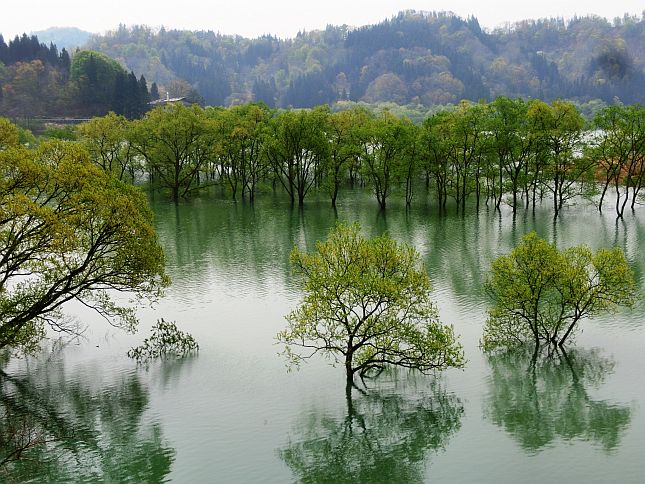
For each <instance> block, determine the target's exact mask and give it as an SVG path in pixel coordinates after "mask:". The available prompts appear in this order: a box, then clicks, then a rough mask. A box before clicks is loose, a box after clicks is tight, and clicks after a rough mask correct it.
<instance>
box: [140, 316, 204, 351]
mask: <svg viewBox="0 0 645 484" xmlns="http://www.w3.org/2000/svg"><path fill="white" fill-rule="evenodd" d="M197 351H199V345H198V344H197V341H195V339H194V338H193V337H192V336H191V335H190V334H188V333H185V332H184V331H180V330H179V329H178V328H177V324H176V323H175V322H173V321H165V320H164V319H163V318H161V319H160V320H158V321H157V324H155V325H154V326H153V327H152V336H150V338H146V339H145V340H143V344H142V345H140V346H136V347H134V348H131V349H130V350H128V356H129V357H130V358H134V359H135V360H137V362H142V361H147V360H152V359H155V358H161V357H167V356H174V357H176V358H180V357H183V356H186V355H189V354H191V353H193V352H197Z"/></svg>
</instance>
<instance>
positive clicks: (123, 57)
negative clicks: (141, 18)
mask: <svg viewBox="0 0 645 484" xmlns="http://www.w3.org/2000/svg"><path fill="white" fill-rule="evenodd" d="M88 47H89V48H91V49H94V50H97V51H100V52H103V53H105V54H106V55H108V56H110V57H112V58H114V59H116V60H118V61H119V62H121V63H122V64H123V65H125V66H127V68H128V69H130V70H132V71H134V72H137V73H139V74H143V75H144V76H145V77H146V79H149V80H154V81H156V82H157V83H158V84H159V85H160V86H164V87H165V86H168V85H170V83H171V82H172V81H178V80H185V81H187V82H188V83H189V84H190V86H191V87H192V88H194V89H196V90H197V91H198V92H199V93H200V94H201V95H202V96H203V97H204V99H205V102H206V104H210V105H233V104H239V103H241V102H248V101H253V100H255V101H264V102H265V103H266V104H268V105H269V106H277V107H289V106H291V107H312V106H315V105H319V104H323V103H333V102H336V101H342V100H351V101H364V102H368V103H381V102H395V103H398V104H412V105H425V106H431V105H440V104H455V103H458V102H459V101H460V100H462V99H468V100H473V101H476V100H479V99H487V100H492V99H495V98H496V97H497V96H500V95H504V96H509V97H522V98H539V99H544V100H547V101H551V100H554V99H557V98H564V99H569V100H575V101H577V102H587V101H589V100H592V99H600V100H602V101H604V102H607V103H611V102H614V101H615V99H616V98H619V99H620V100H621V101H622V102H625V103H634V102H643V101H645V94H644V92H643V90H642V86H643V85H644V83H645V75H644V71H643V68H644V66H645V18H638V17H632V16H628V15H625V16H624V17H622V18H616V19H614V20H613V21H612V22H610V21H608V20H606V19H604V18H600V17H595V16H588V17H580V18H573V19H571V20H568V21H565V20H563V19H543V20H527V21H523V22H519V23H516V24H513V25H508V26H507V27H505V28H500V29H496V30H493V31H490V32H489V31H485V30H483V29H482V28H481V27H480V25H479V22H478V21H477V19H476V18H474V17H470V18H468V19H463V18H460V17H458V16H455V15H453V14H450V13H424V12H413V11H408V12H402V13H400V14H399V15H397V16H395V17H393V18H391V19H389V20H385V21H383V22H381V23H379V24H377V25H369V26H365V27H361V28H358V29H352V28H349V27H348V26H328V27H327V28H326V29H325V30H322V31H312V32H301V33H299V34H298V35H297V36H296V37H295V38H293V39H279V38H276V37H273V36H262V37H259V38H255V39H248V38H243V37H240V36H229V35H220V34H217V33H214V32H211V31H208V32H204V31H199V32H191V31H180V30H167V29H165V28H161V29H160V30H153V29H151V28H148V27H145V26H135V27H131V28H126V27H125V26H120V27H119V28H118V29H117V30H115V31H113V32H110V33H108V34H106V35H104V36H94V37H93V38H92V39H91V40H90V42H89V44H88ZM169 91H170V92H171V94H173V90H172V89H169ZM162 92H163V91H162Z"/></svg>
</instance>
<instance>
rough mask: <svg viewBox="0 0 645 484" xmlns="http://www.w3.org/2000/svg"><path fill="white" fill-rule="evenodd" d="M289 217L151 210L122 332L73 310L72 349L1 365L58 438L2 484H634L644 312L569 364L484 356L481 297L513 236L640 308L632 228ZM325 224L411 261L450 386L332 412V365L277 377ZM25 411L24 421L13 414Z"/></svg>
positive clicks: (537, 221)
mask: <svg viewBox="0 0 645 484" xmlns="http://www.w3.org/2000/svg"><path fill="white" fill-rule="evenodd" d="M343 195H344V196H343V197H342V198H341V199H340V202H339V207H338V210H337V212H334V211H333V210H332V209H330V208H329V206H328V202H327V201H326V200H320V201H316V200H312V201H310V202H308V203H307V206H306V207H305V209H304V210H302V211H300V210H298V209H292V208H291V207H290V206H289V204H288V202H287V201H285V200H284V199H282V198H271V197H270V196H265V197H263V199H260V200H259V201H258V203H257V204H256V206H255V207H251V206H249V205H246V204H243V203H239V202H238V203H233V202H230V201H226V200H205V199H203V200H194V201H192V202H190V203H185V204H181V205H179V206H174V205H172V204H169V203H166V202H163V201H153V208H154V210H155V213H156V225H157V230H158V233H159V236H160V238H161V242H162V244H163V246H164V248H165V250H166V254H167V259H168V272H169V274H170V275H171V277H172V279H173V285H172V287H171V288H170V289H169V290H168V293H167V296H166V297H165V298H164V299H163V300H162V301H161V303H160V304H158V305H157V306H156V307H155V308H154V309H145V310H143V311H142V312H141V318H142V326H141V331H140V333H139V334H137V335H124V334H122V333H119V332H118V331H116V330H113V329H111V328H110V327H108V326H106V325H105V324H104V323H102V322H101V321H100V320H99V319H98V318H96V316H95V315H92V314H90V313H87V312H84V311H82V310H80V308H72V311H73V312H74V313H75V314H76V317H77V318H78V319H79V321H80V322H83V323H88V324H89V325H90V328H89V329H88V331H87V333H86V340H84V341H82V342H80V343H79V344H71V345H68V346H66V347H65V348H63V349H54V350H52V351H51V352H48V353H47V354H44V355H43V356H41V357H39V358H34V359H30V360H28V361H12V362H10V363H9V364H8V365H7V366H6V368H5V371H6V373H7V374H8V375H9V376H10V377H9V378H5V380H4V382H3V386H2V393H1V394H0V396H1V397H2V398H3V399H4V405H5V407H6V408H11V409H13V410H12V411H15V412H16V414H28V415H30V418H31V419H32V422H33V423H34V425H38V426H40V427H39V428H46V429H48V432H49V434H51V435H56V436H57V437H58V438H59V440H58V441H57V442H55V443H52V444H50V447H49V448H48V449H47V450H46V451H42V452H40V453H34V454H33V459H32V460H30V461H25V462H23V463H21V464H20V465H19V466H16V467H15V468H13V474H12V475H9V476H7V475H2V474H0V480H2V479H7V480H9V481H10V482H11V481H15V482H20V481H28V480H32V481H33V482H46V481H49V482H64V481H74V482H77V481H86V482H93V481H97V480H102V481H111V482H127V481H130V482H161V481H176V482H223V483H233V482H235V483H237V482H292V481H305V482H397V481H398V482H451V483H454V482H634V483H636V482H644V481H645V459H644V458H643V456H645V412H644V410H645V408H644V407H645V405H644V403H645V378H643V368H645V351H643V346H644V345H643V343H645V324H644V322H643V317H644V316H645V306H643V304H639V305H638V306H637V307H636V308H635V309H634V310H632V311H626V312H620V313H618V314H614V315H611V316H608V317H603V318H598V319H595V320H593V321H586V322H585V323H584V325H583V327H584V331H583V332H582V333H581V334H579V335H578V337H577V339H576V344H575V345H574V346H572V347H571V349H570V350H569V352H568V354H567V355H561V356H560V357H556V358H552V359H550V360H545V361H543V362H541V363H540V364H539V365H537V366H536V367H535V368H531V367H530V365H529V363H530V356H528V355H525V354H521V353H513V354H506V355H497V356H491V357H487V356H486V355H484V354H483V353H482V352H481V351H480V350H479V348H478V341H479V338H480V336H481V332H482V325H483V323H484V320H485V308H486V302H487V301H486V296H485V294H484V293H483V291H482V282H483V279H484V277H485V273H486V270H487V269H488V267H489V265H490V262H491V260H492V259H493V258H494V257H496V256H498V255H500V254H502V253H504V252H507V251H509V250H510V249H511V248H512V247H513V246H514V245H515V244H516V243H517V242H518V241H519V240H520V238H521V237H522V235H524V234H525V233H526V232H528V231H530V230H536V231H537V232H538V233H539V234H540V235H541V236H543V237H546V238H547V239H548V240H550V241H555V243H557V244H558V245H559V246H561V247H565V246H569V245H573V244H578V243H587V244H589V245H590V246H592V247H593V248H598V247H602V246H610V245H615V244H617V245H619V246H621V247H623V248H624V249H625V250H626V253H627V255H628V258H629V260H630V262H631V263H632V266H633V268H634V270H635V271H636V273H637V278H638V280H639V287H640V288H641V292H643V290H642V288H643V285H644V284H643V283H644V274H645V257H643V253H645V216H643V215H636V216H634V215H629V216H628V217H627V218H626V220H625V221H624V222H619V223H616V222H615V220H614V219H613V217H612V215H611V214H607V215H606V216H602V215H599V214H598V213H597V212H596V211H594V209H593V208H592V207H586V206H579V207H573V208H570V209H568V210H566V211H565V212H564V213H563V216H562V218H561V219H560V220H558V221H557V222H556V223H555V224H554V223H553V221H552V218H551V217H552V215H551V211H550V210H549V209H548V208H545V209H544V211H538V212H537V213H536V214H532V213H526V214H525V213H519V214H518V215H517V216H516V218H515V220H513V217H512V216H511V214H510V212H502V214H501V215H500V214H499V213H496V212H494V211H486V210H481V211H480V212H479V213H478V214H477V213H474V212H471V213H468V214H466V215H465V216H457V215H454V214H449V215H448V216H444V217H438V216H437V214H436V211H435V209H434V208H433V206H431V205H427V206H426V205H424V204H423V203H422V202H417V205H418V206H417V207H416V208H413V209H412V210H409V211H406V210H405V208H404V207H403V206H397V204H396V202H394V203H392V205H391V206H390V207H389V208H388V211H387V214H386V215H383V214H379V212H378V209H377V206H376V203H375V202H374V201H373V200H372V198H371V196H370V195H369V194H364V193H360V192H348V193H345V194H343ZM337 218H340V219H343V220H348V221H358V222H360V224H361V226H362V228H363V230H364V232H365V234H366V235H370V236H372V235H377V234H380V233H382V232H383V231H385V230H387V231H389V233H390V234H391V235H392V236H393V237H395V238H396V239H398V240H400V241H404V242H407V243H410V244H413V245H414V246H415V247H416V248H417V249H418V250H419V252H420V253H421V254H422V256H423V258H424V260H425V263H426V266H427V269H428V272H429V274H430V276H431V279H432V281H433V286H434V297H435V300H436V301H437V303H438V306H439V310H440V314H441V318H442V320H443V321H445V322H449V323H452V324H454V325H455V328H456V332H457V333H459V334H460V335H461V341H462V342H463V344H464V347H465V350H466V356H467V358H468V363H467V366H466V368H465V370H451V371H447V372H444V373H443V374H442V375H438V376H437V377H426V376H420V375H415V374H408V373H405V372H393V373H389V374H386V375H383V376H382V377H381V378H379V379H378V380H377V381H376V382H374V383H373V384H370V385H369V386H368V387H367V388H366V389H365V390H364V392H362V393H360V392H355V393H354V395H353V396H352V398H351V399H349V400H348V399H347V398H346V395H345V387H344V374H343V370H342V368H333V367H331V366H329V365H328V364H327V362H326V361H324V360H315V361H311V362H310V363H309V364H307V365H306V366H304V367H302V369H301V370H300V371H297V372H288V371H287V370H286V367H285V363H284V360H283V359H282V358H281V357H280V356H279V355H278V354H277V353H278V352H279V350H280V348H279V347H278V346H276V345H275V340H274V338H275V334H276V333H277V332H278V331H279V330H281V329H282V328H283V327H284V324H285V321H284V318H283V317H284V315H285V314H287V313H288V312H289V311H290V310H291V309H292V308H293V307H295V305H296V304H297V303H298V299H299V294H298V288H297V285H296V283H295V282H294V280H293V278H292V277H291V276H290V269H289V265H288V255H289V252H290V250H291V249H292V247H293V246H294V245H298V246H300V247H301V248H305V249H309V250H311V249H312V248H313V247H314V244H315V241H316V240H318V239H322V238H324V237H325V236H326V234H327V232H328V231H329V229H330V228H331V227H332V226H333V225H334V223H335V221H336V219H337ZM162 316H163V317H164V318H165V319H171V320H173V319H174V320H176V321H177V322H178V323H180V324H181V326H182V327H184V328H185V329H186V330H188V331H190V332H191V333H192V334H193V335H194V336H195V337H196V338H197V340H198V341H199V343H200V346H201V350H200V352H199V354H198V355H197V356H196V357H192V358H188V359H184V360H178V361H164V362H155V363H154V364H152V365H150V366H149V367H147V368H142V367H137V366H136V364H134V363H133V362H132V361H130V360H129V359H128V358H126V357H125V352H126V351H127V349H128V348H129V347H130V346H133V345H135V344H138V343H140V342H141V340H142V339H143V338H144V337H145V336H146V335H147V331H148V329H149V327H150V326H151V325H152V324H153V323H154V321H155V320H156V319H157V318H159V317H162ZM21 412H22V413H21Z"/></svg>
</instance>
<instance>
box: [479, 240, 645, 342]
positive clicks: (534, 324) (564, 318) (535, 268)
mask: <svg viewBox="0 0 645 484" xmlns="http://www.w3.org/2000/svg"><path fill="white" fill-rule="evenodd" d="M487 289H488V291H489V292H490V294H491V297H492V299H493V306H492V307H491V308H490V309H489V310H488V319H487V321H486V324H485V326H484V335H483V338H482V347H483V348H484V349H486V350H494V349H496V348H500V347H502V348H503V347H509V346H516V345H521V344H525V343H534V344H535V345H536V346H540V344H542V343H545V344H552V345H559V346H562V345H564V344H565V343H566V342H567V340H568V339H569V338H570V337H571V336H572V335H573V333H574V332H575V330H576V329H577V327H578V324H579V322H580V321H581V320H582V319H584V318H587V317H591V316H594V315H598V314H602V313H605V312H607V311H610V310H612V309H614V308H616V307H618V306H622V305H624V306H631V305H632V304H633V303H634V300H635V297H636V283H635V281H634V276H633V274H632V271H631V269H630V267H629V264H628V263H627V260H626V259H625V255H624V253H623V251H622V250H621V249H620V248H618V247H614V248H612V249H600V250H598V251H597V252H596V253H595V254H594V253H593V252H592V251H591V249H589V248H588V247H586V246H576V247H571V248H569V249H566V250H564V251H559V250H558V249H557V248H556V247H555V246H553V245H551V244H549V243H548V242H546V241H545V240H543V239H541V238H539V237H538V236H537V234H535V233H534V232H531V233H530V234H528V235H526V236H525V237H524V238H523V239H522V243H521V244H519V245H518V246H517V247H515V248H514V249H513V250H512V251H511V252H510V254H508V255H503V256H501V257H499V258H497V259H496V260H495V261H493V264H492V268H491V273H490V277H489V279H488V281H487Z"/></svg>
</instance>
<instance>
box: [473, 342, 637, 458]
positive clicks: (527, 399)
mask: <svg viewBox="0 0 645 484" xmlns="http://www.w3.org/2000/svg"><path fill="white" fill-rule="evenodd" d="M531 353H532V351H530V350H528V349H526V350H519V351H511V352H507V353H503V354H495V355H490V356H489V357H488V362H489V364H490V367H491V376H490V380H489V383H490V391H489V394H488V397H487V399H486V400H485V403H484V416H485V418H487V419H489V420H490V421H492V422H494V423H495V424H496V425H499V426H500V427H503V428H504V429H505V430H506V431H507V432H508V433H509V434H510V435H511V436H512V437H513V438H514V439H515V440H516V441H517V442H519V444H520V445H521V447H522V448H523V449H525V450H527V451H529V452H531V453H535V452H538V451H540V450H542V449H543V448H544V447H545V446H548V445H550V444H552V443H553V442H554V441H556V440H557V439H562V440H564V441H571V440H574V439H577V440H583V441H589V442H592V443H593V444H595V445H598V446H600V447H601V448H602V449H603V450H604V451H606V452H610V451H612V450H613V449H615V448H616V447H617V446H618V445H619V444H620V439H621V437H622V435H623V434H624V433H625V431H626V430H627V428H628V427H629V424H630V421H631V416H632V415H631V414H632V411H631V409H630V408H629V407H628V406H625V405H620V404H616V403H614V402H611V401H607V400H596V399H594V398H593V397H592V395H591V394H590V391H591V390H593V389H594V388H598V387H599V386H600V385H601V384H602V383H603V382H604V381H605V378H606V377H607V376H608V375H609V374H611V373H612V372H613V369H614V366H615V363H614V361H613V360H612V359H611V358H608V357H605V356H603V355H602V354H601V351H600V350H598V349H592V350H582V349H572V350H568V351H567V352H564V351H561V350H559V351H554V352H553V353H551V354H548V355H545V354H539V355H533V357H531Z"/></svg>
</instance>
